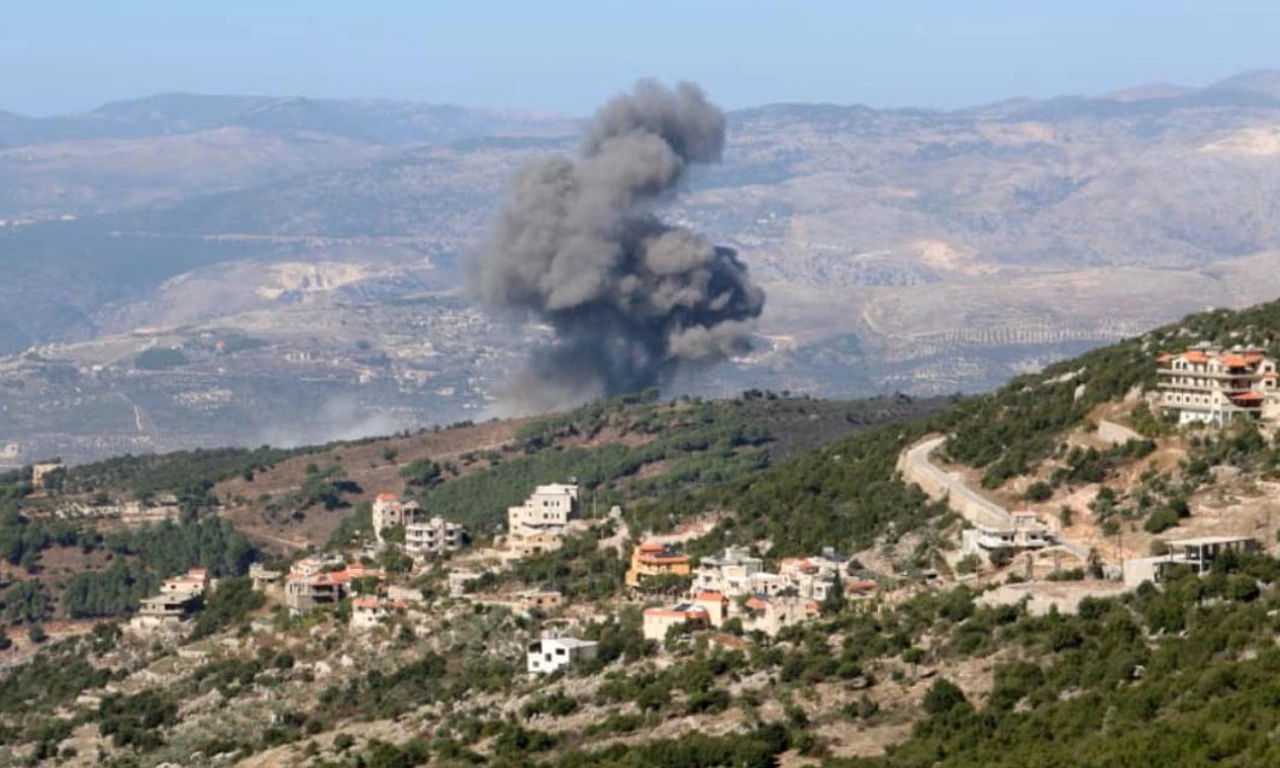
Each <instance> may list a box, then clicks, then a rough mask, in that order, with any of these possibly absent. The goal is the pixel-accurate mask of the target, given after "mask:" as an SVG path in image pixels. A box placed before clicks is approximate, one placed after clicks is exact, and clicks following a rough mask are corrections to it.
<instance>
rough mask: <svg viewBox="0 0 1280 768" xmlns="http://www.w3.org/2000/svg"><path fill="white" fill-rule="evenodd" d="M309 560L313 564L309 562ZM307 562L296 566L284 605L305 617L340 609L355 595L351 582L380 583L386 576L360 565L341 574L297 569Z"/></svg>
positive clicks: (288, 582)
mask: <svg viewBox="0 0 1280 768" xmlns="http://www.w3.org/2000/svg"><path fill="white" fill-rule="evenodd" d="M307 560H310V558H308V559H307ZM307 560H302V561H299V562H298V563H295V564H294V570H292V571H290V573H289V576H288V578H287V579H286V580H285V584H284V601H285V604H286V605H287V606H289V610H290V611H291V612H293V613H295V614H298V613H306V612H307V611H310V610H312V609H313V608H322V607H325V606H332V605H337V604H338V603H339V602H340V601H341V600H342V599H343V598H344V597H347V596H348V595H350V594H351V592H352V587H353V584H352V582H354V581H357V580H363V579H374V580H376V581H378V582H381V581H383V580H385V579H386V574H385V573H384V572H383V571H381V570H376V569H373V568H366V567H364V566H363V565H361V564H359V563H350V564H348V565H346V566H345V567H344V568H342V569H341V570H325V571H319V572H304V571H302V570H298V566H299V565H301V564H304V563H306V564H307V565H308V568H307V571H310V568H309V566H310V565H311V563H308V562H307Z"/></svg>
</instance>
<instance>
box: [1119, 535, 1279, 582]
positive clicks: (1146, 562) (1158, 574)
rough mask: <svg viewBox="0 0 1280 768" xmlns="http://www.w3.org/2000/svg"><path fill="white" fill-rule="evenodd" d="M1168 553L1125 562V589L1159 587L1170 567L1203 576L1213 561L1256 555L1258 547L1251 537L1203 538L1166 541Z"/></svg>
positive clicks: (1123, 570) (1259, 546)
mask: <svg viewBox="0 0 1280 768" xmlns="http://www.w3.org/2000/svg"><path fill="white" fill-rule="evenodd" d="M1167 546H1168V547H1169V553H1168V554H1166V555H1157V556H1155V557H1139V558H1134V559H1132V560H1125V561H1124V564H1123V567H1122V578H1123V580H1124V585H1125V586H1126V587H1137V586H1139V585H1140V584H1142V582H1144V581H1150V582H1151V583H1153V584H1159V583H1160V582H1162V581H1164V579H1165V574H1166V572H1167V571H1168V570H1169V569H1170V568H1174V567H1177V566H1183V567H1187V568H1191V569H1193V570H1194V571H1195V572H1196V573H1197V574H1199V575H1204V574H1205V573H1208V572H1209V569H1210V568H1212V567H1213V561H1214V560H1217V559H1218V558H1219V557H1221V556H1222V555H1224V554H1226V553H1228V552H1230V553H1235V554H1248V553H1251V552H1257V551H1258V550H1259V549H1260V548H1261V545H1260V544H1259V543H1258V540H1257V539H1255V538H1253V537H1252V536H1204V537H1201V538H1196V539H1181V540H1179V541H1170V542H1168V545H1167Z"/></svg>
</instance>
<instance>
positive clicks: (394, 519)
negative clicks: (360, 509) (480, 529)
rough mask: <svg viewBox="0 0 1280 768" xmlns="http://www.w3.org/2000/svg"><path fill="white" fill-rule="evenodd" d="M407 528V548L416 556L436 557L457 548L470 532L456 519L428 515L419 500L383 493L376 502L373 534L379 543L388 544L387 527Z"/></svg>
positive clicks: (405, 534) (460, 546) (405, 530)
mask: <svg viewBox="0 0 1280 768" xmlns="http://www.w3.org/2000/svg"><path fill="white" fill-rule="evenodd" d="M396 525H398V526H401V527H403V528H404V549H405V551H406V552H408V553H409V554H411V555H414V556H415V557H434V556H437V555H443V554H447V553H449V552H456V551H458V550H459V549H461V548H462V546H463V545H464V544H466V539H467V532H466V530H465V529H464V528H463V527H462V526H461V525H458V524H456V523H451V522H449V521H447V520H445V519H444V518H442V517H440V516H438V515H437V516H435V517H430V518H429V517H427V513H426V511H425V510H423V508H422V506H421V505H419V504H418V502H416V501H413V500H409V501H405V500H403V499H401V498H400V497H399V496H397V495H395V494H394V493H380V494H378V498H377V499H375V500H374V502H373V535H374V538H375V539H377V540H378V544H379V546H382V545H385V544H386V543H387V542H386V535H385V531H386V529H387V528H390V527H391V526H396Z"/></svg>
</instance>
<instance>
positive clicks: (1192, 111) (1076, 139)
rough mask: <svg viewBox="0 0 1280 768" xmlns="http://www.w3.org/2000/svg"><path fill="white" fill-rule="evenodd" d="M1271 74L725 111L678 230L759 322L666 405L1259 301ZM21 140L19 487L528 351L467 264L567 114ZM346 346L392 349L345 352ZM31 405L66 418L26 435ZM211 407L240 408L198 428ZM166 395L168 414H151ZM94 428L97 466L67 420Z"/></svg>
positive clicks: (56, 132) (1269, 220)
mask: <svg viewBox="0 0 1280 768" xmlns="http://www.w3.org/2000/svg"><path fill="white" fill-rule="evenodd" d="M1273 80H1274V75H1273V74H1269V73H1250V74H1248V75H1242V76H1240V77H1238V78H1231V79H1228V80H1225V81H1223V82H1221V83H1218V84H1216V85H1213V86H1210V87H1208V88H1202V89H1185V90H1184V89H1176V88H1174V89H1169V88H1164V89H1154V90H1152V89H1147V90H1138V91H1134V92H1131V93H1119V94H1112V95H1110V96H1102V97H1096V98H1095V97H1062V98H1056V99H1050V100H1044V101H1035V100H1015V101H1010V102H1002V103H999V104H993V105H985V106H977V107H972V108H968V109H960V110H955V111H950V112H938V111H928V110H913V109H899V110H875V109H871V108H868V107H863V106H847V105H807V104H777V105H767V106H762V107H758V108H752V109H745V110H740V111H737V112H733V113H731V114H730V115H728V119H729V134H728V142H727V145H726V149H725V157H724V162H723V163H722V164H721V165H719V166H715V167H713V168H710V169H708V170H707V171H706V172H705V173H702V174H700V175H695V176H694V177H693V178H692V179H691V182H690V185H689V189H688V190H687V193H686V194H685V195H683V196H682V197H680V198H679V199H678V200H676V201H673V202H672V203H671V204H670V205H669V206H668V207H667V210H666V213H667V214H668V215H669V216H671V217H672V218H673V219H675V220H677V221H679V222H681V223H687V224H689V225H691V226H693V227H694V228H696V229H697V230H698V231H700V232H704V233H705V234H707V236H708V237H710V238H712V239H714V240H715V241H717V242H721V243H724V244H726V245H730V246H733V247H735V248H737V249H738V250H739V251H740V253H741V255H742V257H743V259H744V261H745V263H747V264H748V265H749V267H750V268H751V270H752V275H753V278H754V279H756V280H757V281H758V282H760V283H761V284H762V285H763V287H764V288H765V289H766V291H767V293H768V296H769V299H768V303H767V306H766V309H765V313H764V315H763V316H762V318H761V322H760V325H759V328H758V329H757V330H758V333H757V336H756V339H755V351H754V352H753V354H751V355H749V356H746V357H743V358H740V359H738V360H735V361H734V362H733V364H732V365H730V366H728V367H725V368H723V369H721V370H719V371H717V372H716V374H715V376H714V377H713V378H709V379H706V380H699V381H693V382H679V383H678V386H677V387H676V388H675V389H673V391H672V392H671V393H670V394H671V395H673V396H675V395H679V394H693V395H700V396H704V397H723V396H726V395H728V394H731V393H733V392H738V391H741V390H743V389H749V388H761V389H772V390H774V391H782V390H791V391H805V392H811V393H814V394H817V395H822V396H826V397H851V396H865V395H869V394H876V393H885V392H892V391H902V392H906V393H909V394H913V395H919V396H930V395H939V394H949V393H952V392H956V391H963V392H969V393H972V392H978V391H986V390H989V389H991V388H994V387H996V386H998V385H999V384H1000V383H1001V382H1003V381H1005V380H1007V379H1008V378H1010V377H1012V376H1015V375H1019V374H1022V373H1026V372H1028V371H1033V370H1037V369H1039V368H1041V367H1043V366H1044V365H1046V364H1048V363H1051V362H1053V361H1055V360H1059V359H1065V358H1070V357H1073V356H1075V355H1078V354H1080V353H1082V352H1084V351H1086V350H1088V349H1091V348H1094V347H1097V346H1101V345H1105V344H1107V343H1111V342H1114V341H1117V340H1119V339H1122V338H1126V337H1131V336H1134V335H1137V334H1140V333H1141V332H1143V331H1144V330H1145V329H1147V328H1150V327H1153V326H1156V325H1159V324H1161V323H1164V322H1168V321H1170V320H1172V319H1174V318H1176V317H1179V316H1182V315H1184V314H1186V313H1188V312H1195V311H1201V310H1204V309H1205V308H1206V307H1239V306H1245V305H1248V304H1251V303H1256V302H1259V301H1265V300H1268V299H1270V298H1271V297H1273V296H1274V295H1276V294H1277V292H1280V282H1277V280H1278V279H1277V277H1276V275H1278V274H1280V271H1278V270H1277V269H1276V268H1275V267H1276V263H1277V256H1276V254H1277V253H1278V252H1280V240H1278V239H1277V230H1276V227H1275V221H1274V216H1273V208H1274V207H1275V203H1276V200H1275V190H1276V188H1277V184H1276V180H1277V173H1278V172H1280V165H1278V162H1280V161H1278V160H1277V158H1280V149H1277V148H1278V147H1280V143H1278V139H1277V134H1276V131H1275V129H1274V126H1275V124H1276V118H1277V113H1280V101H1278V100H1277V96H1276V94H1275V93H1274V90H1273V89H1271V88H1270V86H1269V85H1268V84H1269V83H1271V82H1272V81H1273ZM713 96H714V94H713ZM4 122H5V125H9V126H18V127H10V128H9V129H8V130H9V134H7V135H9V136H10V138H9V139H8V140H7V142H8V148H0V179H3V181H0V219H3V220H4V224H3V226H0V248H3V250H4V251H5V253H6V255H7V263H8V264H9V265H10V268H11V274H10V275H9V279H7V280H5V281H0V354H3V355H9V357H4V358H0V408H3V407H7V408H8V412H9V413H13V412H20V413H26V414H31V415H30V416H29V417H28V418H24V419H14V420H13V421H12V422H11V423H6V424H5V425H4V431H5V435H6V438H7V442H10V443H11V444H12V446H13V451H18V452H21V453H22V456H21V457H19V458H18V459H16V460H14V459H9V458H7V457H6V456H5V454H3V453H0V462H4V463H6V464H8V465H18V464H21V463H23V462H30V461H35V460H38V459H39V458H42V457H47V456H52V455H64V456H67V457H70V458H74V459H75V460H77V461H88V460H93V459H95V458H101V457H103V456H105V455H109V454H110V453H111V452H113V451H119V450H161V451H164V450H174V449H179V448H189V447H196V446H199V445H204V446H214V445H226V444H232V443H235V444H243V445H251V444H254V443H255V442H261V437H260V436H259V435H256V434H253V433H252V431H251V430H249V429H248V428H247V427H246V425H247V424H253V423H256V422H259V421H261V420H262V418H263V415H264V413H267V412H269V411H270V410H272V409H273V408H279V407H281V406H282V404H281V403H278V402H277V403H272V404H269V405H268V404H264V403H263V398H264V397H265V395H264V393H265V392H266V391H268V390H272V389H274V390H277V391H284V390H286V389H288V388H292V387H297V388H298V390H299V391H298V392H296V399H298V400H312V399H316V400H319V401H320V403H321V405H323V403H324V400H326V399H330V400H337V399H341V400H344V401H350V402H354V403H355V404H356V406H355V407H356V410H358V411H359V412H360V415H361V418H362V419H370V420H372V419H378V420H385V419H388V418H390V419H394V420H395V423H396V424H397V426H399V427H400V428H419V427H422V426H428V425H430V424H433V423H448V422H451V421H457V420H459V419H464V418H469V417H474V416H475V415H476V413H477V412H482V411H483V409H484V408H485V407H487V406H488V404H489V403H490V402H491V401H492V400H493V399H494V398H498V397H500V396H501V384H502V382H503V381H504V380H505V372H506V371H507V370H509V368H510V366H511V365H513V364H515V361H516V360H518V359H519V357H518V354H517V352H518V350H519V349H520V348H522V346H523V345H524V344H526V343H527V341H528V338H529V337H530V336H532V335H535V334H536V333H537V329H536V328H534V327H529V328H523V329H521V331H522V334H513V333H511V332H510V331H509V330H508V329H506V328H495V326H498V325H502V324H503V322H504V321H501V320H500V319H495V318H486V317H482V316H480V314H479V312H478V311H477V310H476V309H475V308H474V307H472V306H470V305H469V304H468V303H467V302H466V301H465V299H464V298H463V297H462V295H461V294H462V290H461V287H462V283H463V279H462V274H461V270H460V269H459V268H458V262H459V260H460V259H462V258H464V257H465V255H466V254H467V253H468V252H469V251H471V250H472V249H474V248H475V247H476V246H477V243H478V242H479V241H480V239H481V236H482V233H483V231H484V227H485V226H486V224H487V223H488V222H489V221H490V220H491V218H492V216H493V215H494V212H495V211H496V210H497V206H498V203H499V201H500V200H501V196H502V193H503V189H504V188H505V184H506V183H507V181H508V180H509V178H510V176H511V174H512V173H513V172H514V171H515V169H516V168H518V167H520V166H521V165H523V164H525V163H527V162H528V161H530V160H531V159H534V158H536V157H541V156H543V155H545V154H549V153H556V152H562V151H565V150H566V149H569V148H571V147H572V146H573V145H574V143H575V141H576V139H575V133H576V131H577V130H578V128H577V125H576V124H575V123H574V122H573V121H571V120H565V119H563V118H558V117H555V116H540V115H520V114H511V113H490V112H474V111H467V110H457V109H453V108H446V107H435V106H430V105H418V104H401V103H391V102H373V101H369V102H366V101H341V102H330V101H325V100H308V99H270V98H267V99H261V98H256V97H255V98H247V97H246V98H241V97H226V98H221V97H208V98H206V97H199V96H162V97H155V98H154V99H149V100H143V101H140V102H136V103H128V104H117V105H108V106H106V107H104V108H102V109H101V110H99V111H97V112H93V113H89V114H86V115H73V116H64V117H58V118H49V119H47V120H46V119H42V120H35V121H32V120H26V119H23V118H17V117H9V118H6V120H5V121H4ZM0 143H5V140H0ZM282 273H283V274H288V275H309V274H312V273H314V274H316V275H319V276H321V277H320V278H319V279H311V278H308V279H307V280H306V281H305V282H304V281H302V280H300V279H299V280H294V279H282V278H281V274H282ZM332 275H341V276H342V277H341V279H335V278H332V277H330V276H332ZM441 300H448V301H453V302H456V303H459V304H460V306H459V307H458V308H457V309H455V310H452V311H451V312H450V313H449V314H448V316H446V317H439V318H438V320H439V322H445V323H448V324H450V325H451V328H450V331H449V334H450V335H449V341H450V343H451V344H452V345H453V350H452V352H451V353H449V354H447V355H446V358H447V359H445V360H440V359H433V358H432V357H431V355H430V351H429V350H424V349H423V348H422V343H421V342H422V341H423V338H422V336H423V335H424V332H423V331H422V330H421V329H412V330H410V329H411V328H412V326H411V325H410V323H411V322H412V320H411V319H410V320H406V317H405V314H406V312H405V311H404V304H403V302H424V301H425V302H437V301H441ZM436 320H437V318H436V317H434V316H433V317H432V318H431V321H432V322H436ZM356 325H359V326H360V338H354V335H355V334H354V333H353V332H352V331H351V330H350V329H351V328H352V327H353V326H356ZM317 327H318V328H321V329H323V330H324V333H316V332H313V331H312V330H311V329H313V328H317ZM228 331H231V332H235V333H237V334H241V335H248V336H252V337H254V338H255V339H257V340H258V341H260V342H261V343H262V346H261V347H260V348H259V353H258V354H256V355H243V356H236V355H232V356H229V357H228V358H227V359H225V360H221V361H220V364H219V365H217V366H211V367H209V368H208V369H206V368H203V367H201V366H200V365H198V364H195V365H193V366H190V367H178V368H176V369H174V370H170V371H164V372H160V373H157V375H155V376H154V377H152V378H151V379H149V380H148V381H146V382H145V383H141V384H140V383H139V382H137V381H135V380H134V379H133V378H132V377H131V376H130V375H129V371H130V366H129V362H130V361H131V360H132V358H133V356H134V355H136V354H138V353H140V352H142V351H144V349H145V348H146V347H147V346H148V345H149V344H152V343H155V342H156V339H155V337H154V335H153V334H155V333H157V332H158V333H161V334H163V336H164V339H163V343H165V344H170V345H177V346H182V345H189V344H198V343H200V339H201V337H202V335H210V336H216V335H218V334H220V333H224V332H228ZM517 336H521V337H520V338H519V339H518V342H517V343H516V344H513V345H511V346H512V347H514V348H515V349H514V350H513V349H510V348H508V345H507V344H506V343H505V342H506V341H507V340H509V339H511V338H513V337H517ZM331 340H332V341H331ZM357 341H363V342H365V343H366V344H376V345H377V348H376V349H372V350H369V351H370V353H371V354H369V355H360V356H353V355H351V354H348V353H349V351H350V348H351V346H352V345H354V344H355V343H356V342H357ZM429 341H431V342H432V343H433V344H435V343H436V337H435V336H432V337H431V338H430V339H429ZM334 342H336V343H334ZM335 347H336V348H335ZM33 348H34V351H35V352H36V353H37V354H39V355H41V356H43V357H45V358H48V359H51V360H57V361H60V362H66V363H69V364H73V365H74V366H75V368H76V376H75V381H74V383H72V382H71V381H69V380H68V379H69V378H70V376H69V372H68V371H65V370H64V371H63V372H62V373H61V374H60V377H55V378H57V381H54V382H45V383H43V384H42V383H40V382H37V381H33V380H32V378H33V377H32V376H30V375H29V371H27V370H26V369H25V368H24V367H23V361H22V359H21V356H22V355H23V354H24V353H26V352H28V351H32V350H33ZM378 353H382V355H379V354H378ZM383 355H384V356H383ZM356 357H358V358H359V359H353V358H356ZM284 359H293V360H297V361H300V362H299V364H298V368H292V367H290V366H282V365H279V361H280V360H284ZM463 365H465V366H468V367H469V370H468V371H467V373H466V375H464V376H459V377H457V378H456V379H449V380H441V381H438V382H432V383H431V384H426V383H425V382H426V381H427V380H428V379H430V378H431V377H441V378H447V372H448V371H453V370H458V368H459V367H460V366H463ZM318 381H323V382H325V387H326V390H325V392H323V393H318V392H317V391H316V389H317V387H314V386H311V385H312V384H313V383H314V382H318ZM375 382H378V383H375ZM36 386H48V387H49V388H50V389H51V390H52V391H53V393H55V394H56V395H58V397H45V398H43V400H42V402H48V403H56V405H49V406H48V407H47V408H46V409H43V410H41V411H40V412H38V413H37V412H33V408H32V403H31V401H29V400H28V399H27V398H26V397H24V392H28V391H32V389H30V388H35V387H36ZM75 387H79V389H80V392H76V391H75ZM215 392H216V393H219V394H218V395H217V396H218V397H225V398H226V404H225V405H222V406H221V413H219V417H218V418H214V419H207V418H205V416H206V412H205V409H204V406H205V404H206V403H207V401H206V399H205V398H206V397H207V396H211V395H209V393H215ZM224 392H226V393H230V394H229V396H228V395H223V394H221V393H224ZM81 394H87V397H86V398H85V400H87V401H88V402H89V403H90V404H91V406H92V407H91V410H92V416H93V418H92V419H86V418H84V416H83V414H82V413H81V412H79V411H78V410H77V409H78V408H81V407H84V404H83V402H82V401H81V400H80V398H79V395H81ZM156 400H158V401H161V402H163V403H164V404H165V405H164V407H163V408H160V409H159V413H158V414H157V415H156V416H155V417H154V418H152V419H147V418H136V416H137V414H136V412H135V407H136V408H140V409H141V410H142V411H144V412H150V411H151V410H152V408H154V407H155V406H154V405H152V404H153V402H154V401H156ZM77 403H81V405H77ZM3 412H4V411H2V410H0V413H3ZM90 421H92V422H94V423H95V424H96V425H97V426H95V428H94V429H93V430H91V431H92V434H93V435H94V436H95V438H96V439H99V440H100V442H98V443H95V442H94V441H93V440H91V439H89V435H88V432H89V430H82V429H80V428H78V427H77V425H78V424H81V423H89V422H90ZM375 431H376V430H375ZM370 433H373V432H370ZM202 436H203V438H204V442H200V441H201V439H202ZM343 436H349V435H347V434H346V432H345V431H344V430H341V429H335V430H334V431H332V432H331V433H330V434H328V435H320V436H317V437H315V438H313V441H316V440H319V441H323V440H324V439H327V438H330V437H343ZM0 447H3V446H0Z"/></svg>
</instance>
